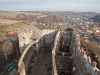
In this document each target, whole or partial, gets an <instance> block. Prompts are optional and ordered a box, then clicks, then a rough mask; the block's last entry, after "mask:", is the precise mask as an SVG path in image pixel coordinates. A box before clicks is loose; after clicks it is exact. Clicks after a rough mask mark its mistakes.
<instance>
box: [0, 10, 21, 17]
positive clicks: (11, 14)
mask: <svg viewBox="0 0 100 75" xmlns="http://www.w3.org/2000/svg"><path fill="white" fill-rule="evenodd" d="M18 14H21V12H9V11H7V12H4V11H0V17H3V18H16V16H17V15H18Z"/></svg>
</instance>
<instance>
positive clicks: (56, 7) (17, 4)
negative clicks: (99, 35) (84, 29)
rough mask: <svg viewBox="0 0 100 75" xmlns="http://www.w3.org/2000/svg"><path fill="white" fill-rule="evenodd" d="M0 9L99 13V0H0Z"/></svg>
mask: <svg viewBox="0 0 100 75" xmlns="http://www.w3.org/2000/svg"><path fill="white" fill-rule="evenodd" d="M0 10H9V11H22V10H25V11H78V12H89V11H91V12H99V13H100V0H0Z"/></svg>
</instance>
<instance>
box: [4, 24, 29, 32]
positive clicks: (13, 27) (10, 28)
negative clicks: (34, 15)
mask: <svg viewBox="0 0 100 75" xmlns="http://www.w3.org/2000/svg"><path fill="white" fill-rule="evenodd" d="M26 26H27V24H25V23H17V24H14V25H10V26H8V27H7V28H5V30H4V31H12V30H15V29H17V28H24V27H26Z"/></svg>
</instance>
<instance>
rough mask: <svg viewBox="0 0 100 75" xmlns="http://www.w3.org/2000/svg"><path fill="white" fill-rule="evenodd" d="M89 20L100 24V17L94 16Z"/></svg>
mask: <svg viewBox="0 0 100 75" xmlns="http://www.w3.org/2000/svg"><path fill="white" fill-rule="evenodd" d="M91 19H92V20H93V21H95V22H100V15H96V16H94V17H92V18H91Z"/></svg>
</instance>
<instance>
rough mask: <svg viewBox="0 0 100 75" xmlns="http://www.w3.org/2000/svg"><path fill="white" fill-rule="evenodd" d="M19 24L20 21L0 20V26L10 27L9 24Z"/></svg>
mask: <svg viewBox="0 0 100 75" xmlns="http://www.w3.org/2000/svg"><path fill="white" fill-rule="evenodd" d="M20 22H22V21H17V20H9V19H3V18H0V25H11V24H15V23H20Z"/></svg>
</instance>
